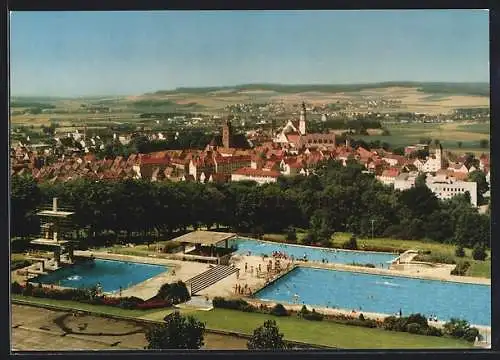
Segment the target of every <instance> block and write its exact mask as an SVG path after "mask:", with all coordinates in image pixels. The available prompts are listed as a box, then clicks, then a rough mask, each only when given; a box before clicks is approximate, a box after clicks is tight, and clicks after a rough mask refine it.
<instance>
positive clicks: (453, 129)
mask: <svg viewBox="0 0 500 360" xmlns="http://www.w3.org/2000/svg"><path fill="white" fill-rule="evenodd" d="M384 127H386V128H387V129H388V130H389V132H390V135H388V136H383V135H353V137H354V138H355V139H361V140H363V141H366V142H371V141H377V140H378V141H380V142H386V143H389V144H390V145H391V146H392V147H403V146H407V145H412V144H416V143H418V142H419V140H420V139H425V138H429V139H432V140H435V139H438V140H439V141H440V142H441V145H442V146H443V147H444V148H445V149H453V150H460V151H461V152H465V151H467V150H475V151H481V152H485V153H487V152H489V151H490V149H489V147H488V148H484V149H482V148H480V146H479V141H480V140H481V139H487V140H489V138H490V124H489V123H476V124H458V123H445V124H433V123H417V124H386V125H384ZM459 141H460V142H461V143H462V144H461V148H459V146H458V142H459Z"/></svg>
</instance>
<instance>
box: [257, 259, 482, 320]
mask: <svg viewBox="0 0 500 360" xmlns="http://www.w3.org/2000/svg"><path fill="white" fill-rule="evenodd" d="M295 294H297V295H298V302H299V303H301V304H302V303H304V304H307V305H311V306H318V307H327V306H328V307H336V308H340V309H348V310H350V309H356V310H357V311H359V309H360V308H361V311H366V312H375V313H384V314H394V313H396V312H399V309H401V310H402V311H403V315H408V314H410V313H421V314H425V315H426V316H429V315H431V314H435V315H436V316H437V317H438V318H439V320H444V321H447V320H449V319H450V318H451V317H457V318H461V319H466V320H467V321H469V322H470V323H471V324H475V325H486V326H491V286H488V285H476V284H463V283H454V282H449V281H438V280H423V279H414V278H405V277H399V276H382V275H375V274H362V273H355V272H349V271H336V270H326V269H313V268H306V267H299V268H297V269H295V270H293V271H291V272H290V273H289V274H287V275H285V276H284V277H282V278H281V279H278V280H277V281H276V282H274V283H273V284H271V285H269V286H268V287H266V288H264V289H262V290H261V291H259V292H258V293H257V294H255V297H256V298H259V299H262V300H272V301H281V302H285V303H293V302H294V295H295Z"/></svg>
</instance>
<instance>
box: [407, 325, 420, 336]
mask: <svg viewBox="0 0 500 360" xmlns="http://www.w3.org/2000/svg"><path fill="white" fill-rule="evenodd" d="M406 331H407V332H409V333H410V334H420V333H421V332H422V329H421V326H420V325H419V324H417V323H409V324H408V325H406Z"/></svg>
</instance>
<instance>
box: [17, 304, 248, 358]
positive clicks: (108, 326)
mask: <svg viewBox="0 0 500 360" xmlns="http://www.w3.org/2000/svg"><path fill="white" fill-rule="evenodd" d="M144 330H145V326H144V325H142V324H139V323H136V322H133V321H126V320H117V319H110V318H106V317H98V316H91V315H84V316H79V317H73V316H72V315H71V313H69V312H65V311H54V310H48V309H44V308H39V307H33V306H26V305H18V304H13V305H12V342H11V348H12V350H15V351H68V350H142V349H144V346H146V345H147V341H146V338H145V336H144ZM246 341H247V340H246V339H242V338H238V337H235V336H228V335H220V334H213V333H206V334H205V343H206V347H205V348H206V349H225V350H226V349H227V350H242V349H246Z"/></svg>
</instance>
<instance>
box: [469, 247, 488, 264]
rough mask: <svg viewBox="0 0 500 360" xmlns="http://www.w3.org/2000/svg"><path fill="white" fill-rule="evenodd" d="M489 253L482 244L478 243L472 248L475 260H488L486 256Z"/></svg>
mask: <svg viewBox="0 0 500 360" xmlns="http://www.w3.org/2000/svg"><path fill="white" fill-rule="evenodd" d="M487 256H488V255H487V254H486V247H485V246H484V245H482V244H476V245H474V248H473V249H472V258H473V259H474V260H481V261H484V260H486V257H487Z"/></svg>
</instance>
